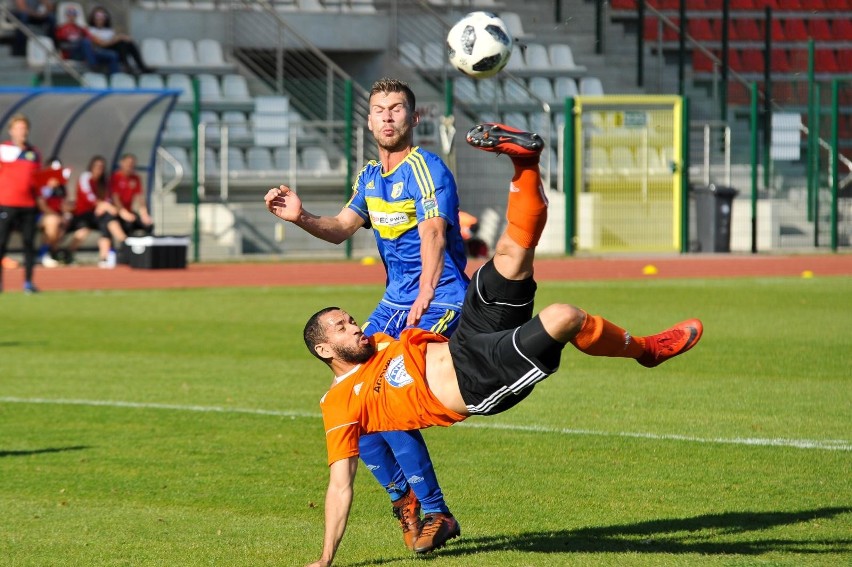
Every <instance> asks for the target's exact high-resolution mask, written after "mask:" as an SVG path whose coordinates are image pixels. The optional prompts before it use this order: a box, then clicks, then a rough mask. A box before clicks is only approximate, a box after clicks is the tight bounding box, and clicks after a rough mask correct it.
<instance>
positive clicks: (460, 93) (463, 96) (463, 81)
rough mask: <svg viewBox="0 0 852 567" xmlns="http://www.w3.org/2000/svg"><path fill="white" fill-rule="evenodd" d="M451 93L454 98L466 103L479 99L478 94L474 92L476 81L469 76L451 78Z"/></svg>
mask: <svg viewBox="0 0 852 567" xmlns="http://www.w3.org/2000/svg"><path fill="white" fill-rule="evenodd" d="M453 94H454V96H455V98H456V100H458V101H460V102H464V103H468V104H470V103H475V102H477V101H478V100H479V94H478V93H477V92H476V83H475V82H474V79H471V78H470V77H458V78H457V79H453Z"/></svg>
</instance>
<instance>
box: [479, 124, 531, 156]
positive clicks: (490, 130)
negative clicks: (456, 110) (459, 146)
mask: <svg viewBox="0 0 852 567" xmlns="http://www.w3.org/2000/svg"><path fill="white" fill-rule="evenodd" d="M465 139H466V140H467V143H468V144H470V145H471V146H473V147H474V148H477V149H479V150H483V151H486V152H494V153H498V154H506V155H508V156H510V157H518V158H526V157H538V156H539V155H541V151H542V150H543V149H544V140H542V139H541V136H539V135H538V134H535V133H533V132H524V131H523V130H516V129H515V128H511V127H509V126H505V125H503V124H494V123H485V124H477V125H476V126H474V127H473V128H471V129H470V130H469V131H468V133H467V136H466V138H465Z"/></svg>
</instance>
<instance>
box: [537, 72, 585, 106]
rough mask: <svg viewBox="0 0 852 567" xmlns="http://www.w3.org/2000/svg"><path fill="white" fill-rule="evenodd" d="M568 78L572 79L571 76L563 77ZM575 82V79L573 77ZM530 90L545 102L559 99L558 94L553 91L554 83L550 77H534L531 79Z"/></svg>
mask: <svg viewBox="0 0 852 567" xmlns="http://www.w3.org/2000/svg"><path fill="white" fill-rule="evenodd" d="M563 78H566V79H570V77H563ZM571 82H572V83H573V82H574V81H573V79H571ZM529 87H530V91H531V92H532V93H533V94H534V95H535V96H537V97H538V98H540V99H541V100H543V101H545V102H550V103H553V102H556V101H557V100H558V99H557V98H556V94H555V93H554V92H553V84H552V83H551V82H550V79H548V78H547V77H533V78H532V79H530V85H529Z"/></svg>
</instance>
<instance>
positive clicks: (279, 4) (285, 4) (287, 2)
mask: <svg viewBox="0 0 852 567" xmlns="http://www.w3.org/2000/svg"><path fill="white" fill-rule="evenodd" d="M314 1H316V0H314ZM270 4H272V6H273V7H274V8H275V11H276V12H298V11H299V10H300V7H299V3H298V1H297V0H272V1H271V2H270Z"/></svg>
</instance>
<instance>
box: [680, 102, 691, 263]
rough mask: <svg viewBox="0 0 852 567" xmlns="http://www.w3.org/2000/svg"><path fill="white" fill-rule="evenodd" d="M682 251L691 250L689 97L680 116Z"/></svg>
mask: <svg viewBox="0 0 852 567" xmlns="http://www.w3.org/2000/svg"><path fill="white" fill-rule="evenodd" d="M680 129H681V136H680V137H681V155H680V252H681V254H685V253H687V252H689V98H687V97H683V106H682V107H681V118H680Z"/></svg>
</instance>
